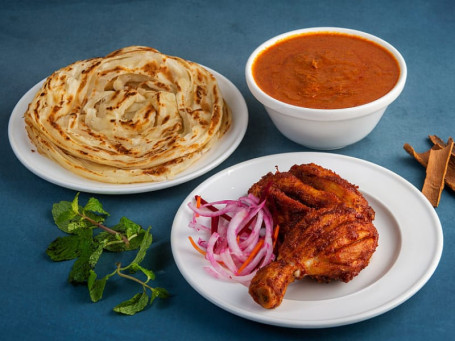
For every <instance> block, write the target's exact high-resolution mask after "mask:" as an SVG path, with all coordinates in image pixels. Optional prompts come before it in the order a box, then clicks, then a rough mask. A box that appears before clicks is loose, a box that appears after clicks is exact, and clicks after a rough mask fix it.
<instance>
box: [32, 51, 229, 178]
mask: <svg viewBox="0 0 455 341" xmlns="http://www.w3.org/2000/svg"><path fill="white" fill-rule="evenodd" d="M25 122H26V129H27V133H28V135H29V137H30V139H31V141H32V142H33V144H34V145H35V146H36V147H37V149H38V151H39V152H40V153H41V154H43V155H45V156H47V157H49V158H50V159H52V160H54V161H56V162H57V163H59V164H60V165H61V166H63V167H65V168H66V169H68V170H70V171H72V172H74V173H76V174H78V175H80V176H83V177H86V178H89V179H93V180H97V181H101V182H108V183H136V182H154V181H162V180H166V179H171V178H173V177H175V176H176V174H178V173H180V172H182V171H183V170H185V169H186V168H188V167H189V166H190V165H191V164H193V163H194V162H195V161H196V160H197V159H199V158H200V157H201V155H202V154H203V153H204V152H206V151H207V150H208V149H210V147H211V146H212V145H213V144H214V143H216V141H217V140H218V139H219V138H220V137H221V136H222V135H223V134H224V133H225V132H226V131H227V130H228V129H229V127H230V124H231V112H230V109H229V107H228V106H227V104H226V103H225V101H224V99H223V97H222V94H221V92H220V89H219V86H218V84H217V81H216V79H215V77H214V76H213V75H212V74H211V73H210V72H209V71H207V70H206V69H204V68H203V67H202V66H200V65H199V64H196V63H193V62H190V61H186V60H184V59H181V58H178V57H172V56H167V55H164V54H162V53H160V52H158V51H156V50H154V49H152V48H149V47H143V46H131V47H126V48H123V49H120V50H117V51H114V52H112V53H110V54H108V55H107V56H106V57H100V58H93V59H88V60H81V61H77V62H75V63H73V64H71V65H69V66H67V67H64V68H62V69H60V70H58V71H56V72H54V73H53V74H52V75H51V76H49V77H48V78H47V80H46V81H45V83H44V85H43V86H42V88H41V89H40V90H39V91H38V92H37V94H36V95H35V97H34V99H33V101H32V102H31V103H30V105H29V107H28V109H27V111H26V113H25Z"/></svg>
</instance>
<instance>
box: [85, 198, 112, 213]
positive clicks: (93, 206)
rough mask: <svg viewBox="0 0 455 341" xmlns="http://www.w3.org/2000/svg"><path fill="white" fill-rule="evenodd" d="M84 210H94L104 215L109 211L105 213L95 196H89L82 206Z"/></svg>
mask: <svg viewBox="0 0 455 341" xmlns="http://www.w3.org/2000/svg"><path fill="white" fill-rule="evenodd" d="M84 211H91V212H95V213H98V214H101V215H104V216H108V215H109V213H107V212H106V211H105V210H104V209H103V205H101V203H100V202H99V201H98V199H95V198H90V199H89V200H88V202H87V204H86V205H85V206H84Z"/></svg>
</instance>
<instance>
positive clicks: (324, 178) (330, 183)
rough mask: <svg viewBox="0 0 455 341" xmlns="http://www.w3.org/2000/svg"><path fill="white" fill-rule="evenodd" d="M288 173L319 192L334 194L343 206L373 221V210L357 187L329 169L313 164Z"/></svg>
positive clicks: (298, 166) (294, 168) (293, 169)
mask: <svg viewBox="0 0 455 341" xmlns="http://www.w3.org/2000/svg"><path fill="white" fill-rule="evenodd" d="M289 173H291V174H293V175H295V176H296V177H297V178H299V179H300V180H301V181H303V182H304V183H306V184H308V185H309V186H312V187H314V188H316V189H318V190H321V191H327V192H330V193H332V194H334V195H335V196H336V197H337V198H338V199H339V200H340V201H341V202H342V203H343V204H344V205H346V206H348V207H352V208H354V209H355V210H356V211H357V212H359V213H362V214H363V215H365V218H366V219H370V220H373V219H374V210H373V209H372V208H371V207H370V205H369V204H368V201H367V200H366V199H365V198H364V196H363V195H362V194H361V193H360V192H359V190H358V188H357V186H355V185H353V184H351V183H350V182H348V181H347V180H345V179H343V178H342V177H340V176H339V175H338V174H336V173H335V172H333V171H331V170H330V169H326V168H323V167H321V166H319V165H316V164H314V163H310V164H304V165H294V166H292V167H291V169H290V170H289Z"/></svg>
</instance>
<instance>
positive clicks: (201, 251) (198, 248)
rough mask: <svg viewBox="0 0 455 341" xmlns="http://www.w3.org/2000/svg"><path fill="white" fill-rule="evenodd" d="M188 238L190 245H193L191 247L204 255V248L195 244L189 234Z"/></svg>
mask: <svg viewBox="0 0 455 341" xmlns="http://www.w3.org/2000/svg"><path fill="white" fill-rule="evenodd" d="M188 239H189V240H190V242H191V245H193V247H194V248H195V249H196V250H197V251H198V252H199V253H200V254H202V255H204V256H205V254H206V252H205V251H204V250H202V249H201V248H200V247H199V246H198V245H197V244H196V242H195V241H194V240H193V238H191V236H189V237H188Z"/></svg>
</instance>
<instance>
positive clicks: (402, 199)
mask: <svg viewBox="0 0 455 341" xmlns="http://www.w3.org/2000/svg"><path fill="white" fill-rule="evenodd" d="M310 162H314V163H317V164H319V165H321V166H323V167H326V168H329V169H332V170H334V171H335V172H337V173H338V174H339V175H340V176H342V177H344V178H345V179H347V180H348V181H350V182H351V183H354V184H356V185H358V186H359V189H360V191H361V192H362V193H363V194H364V195H365V197H366V198H367V199H368V201H369V203H370V205H371V206H372V207H373V208H374V210H375V211H376V219H375V221H374V224H375V226H376V228H377V230H378V233H379V246H378V248H377V250H376V252H375V253H374V254H373V257H372V259H371V262H370V265H369V266H368V267H367V268H365V269H364V270H363V271H362V272H361V273H360V274H359V275H358V276H357V277H355V278H354V279H353V280H352V281H350V282H348V283H342V282H333V283H330V284H321V283H316V282H314V281H312V280H309V279H308V280H305V279H304V280H302V281H298V282H294V283H292V284H291V285H290V287H289V288H288V291H287V293H286V295H285V299H284V300H283V302H282V304H281V305H280V306H279V307H278V308H276V309H274V310H266V309H264V308H262V307H260V306H259V305H258V304H256V303H255V302H253V300H252V299H251V297H250V296H249V294H248V289H247V288H246V287H245V286H243V285H241V284H236V283H229V282H226V281H222V280H219V279H215V278H213V277H211V276H210V275H208V274H207V273H206V272H205V271H204V270H203V266H204V265H205V264H206V263H207V261H206V260H205V259H204V257H202V256H201V255H200V254H199V253H197V252H196V251H195V250H194V249H193V248H192V246H191V245H190V243H189V241H188V236H190V235H191V236H193V238H194V237H196V236H197V234H196V233H195V232H194V230H192V229H191V228H189V227H188V222H189V221H190V219H191V211H190V210H189V209H188V207H187V203H188V202H189V201H191V200H192V198H194V195H195V194H199V195H202V197H204V198H205V199H206V200H208V201H212V200H220V199H237V198H238V197H240V196H241V195H243V194H245V193H246V191H247V190H248V188H249V187H250V186H251V185H252V184H253V183H254V182H256V181H258V180H259V179H260V177H261V176H262V175H264V174H266V173H267V172H269V171H272V172H274V171H275V166H278V167H279V169H280V170H282V171H286V170H288V169H289V168H290V167H291V166H292V165H294V164H302V163H310ZM171 245H172V252H173V255H174V259H175V261H176V263H177V266H178V268H179V270H180V272H181V273H182V275H183V277H184V278H185V279H186V280H187V281H188V283H189V284H190V285H191V286H192V287H193V288H194V289H195V290H196V291H197V292H198V293H199V294H201V295H202V296H203V297H205V298H206V299H207V300H209V301H210V302H212V303H214V304H216V305H217V306H219V307H221V308H223V309H225V310H227V311H229V312H231V313H233V314H236V315H239V316H242V317H244V318H247V319H251V320H254V321H258V322H262V323H266V324H271V325H279V326H285V327H295V328H322V327H334V326H340V325H346V324H350V323H355V322H359V321H362V320H365V319H368V318H372V317H374V316H377V315H379V314H382V313H384V312H386V311H388V310H390V309H392V308H394V307H396V306H397V305H399V304H401V303H403V302H404V301H406V300H407V299H408V298H410V297H411V296H412V295H413V294H415V293H416V292H417V291H418V290H419V289H420V288H421V287H422V286H423V285H424V284H425V283H426V282H427V281H428V280H429V278H430V277H431V275H432V274H433V272H434V270H435V269H436V267H437V265H438V263H439V259H440V257H441V253H442V246H443V235H442V228H441V223H440V221H439V218H438V216H437V214H436V213H435V210H434V209H433V207H432V206H431V205H430V204H429V202H428V200H427V199H426V198H425V197H424V196H423V195H422V194H421V193H420V192H419V191H418V190H417V189H416V188H415V187H414V186H413V185H412V184H410V183H409V182H407V181H406V180H404V179H403V178H401V177H400V176H398V175H397V174H395V173H393V172H391V171H389V170H387V169H385V168H382V167H380V166H377V165H375V164H372V163H370V162H367V161H363V160H359V159H355V158H351V157H347V156H342V155H336V154H330V153H288V154H277V155H271V156H266V157H261V158H257V159H253V160H250V161H246V162H243V163H240V164H238V165H235V166H232V167H230V168H228V169H226V170H223V171H221V172H219V173H217V174H215V175H214V176H212V177H210V178H209V179H207V180H206V181H205V182H203V183H202V184H201V185H199V186H198V187H197V188H196V189H195V190H194V191H193V192H192V193H191V194H190V195H189V196H188V197H187V198H186V199H185V201H184V202H183V203H182V205H181V206H180V208H179V210H178V212H177V214H176V216H175V219H174V223H173V225H172V232H171Z"/></svg>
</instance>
